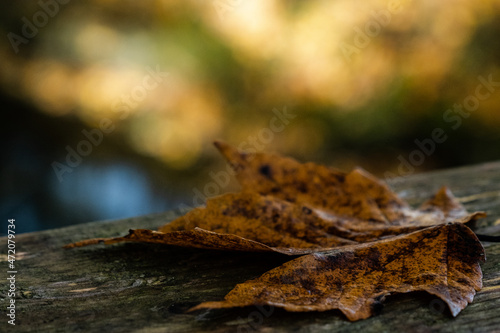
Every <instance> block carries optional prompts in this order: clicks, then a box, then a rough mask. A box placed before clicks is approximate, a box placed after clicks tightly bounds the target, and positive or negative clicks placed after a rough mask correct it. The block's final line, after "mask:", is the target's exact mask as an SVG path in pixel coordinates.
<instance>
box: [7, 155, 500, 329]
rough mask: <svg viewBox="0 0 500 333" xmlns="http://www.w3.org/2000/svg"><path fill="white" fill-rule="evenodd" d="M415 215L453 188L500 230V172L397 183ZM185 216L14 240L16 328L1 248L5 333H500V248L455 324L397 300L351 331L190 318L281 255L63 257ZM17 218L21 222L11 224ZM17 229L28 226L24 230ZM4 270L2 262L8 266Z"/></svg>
mask: <svg viewBox="0 0 500 333" xmlns="http://www.w3.org/2000/svg"><path fill="white" fill-rule="evenodd" d="M389 184H390V185H391V187H392V188H394V189H395V191H396V192H397V193H398V194H399V195H400V196H401V197H402V198H403V199H405V200H408V201H409V202H410V203H411V204H414V205H417V204H419V203H421V202H423V201H424V200H425V199H427V198H428V197H430V196H431V195H432V194H433V193H435V192H436V191H437V190H438V189H439V188H440V187H441V186H443V185H447V186H449V187H450V189H451V190H452V191H453V193H454V195H455V196H456V197H458V198H460V200H461V201H462V203H463V204H464V205H465V206H466V208H467V209H468V210H469V211H476V210H483V211H486V212H487V213H488V217H487V218H486V219H484V220H481V221H478V223H477V226H476V229H475V231H476V232H477V233H483V234H484V233H488V234H498V233H499V229H500V162H495V163H488V164H482V165H478V166H471V167H464V168H458V169H453V170H445V171H440V172H433V173H425V174H419V175H412V176H408V177H404V178H398V179H393V180H392V181H389ZM177 215H178V214H177V213H175V212H168V213H165V214H156V215H150V216H143V217H137V218H132V219H126V220H120V221H110V222H93V223H87V224H82V225H76V226H71V227H67V228H62V229H55V230H47V231H42V232H35V233H27V234H21V235H16V239H15V240H16V252H17V255H16V269H17V272H18V273H17V275H16V287H17V291H16V326H15V327H13V326H11V325H9V324H7V320H8V319H9V318H8V317H7V316H6V306H7V301H8V300H9V298H8V297H7V292H8V285H7V283H6V282H5V281H7V280H6V279H5V278H6V277H7V276H6V275H7V273H6V271H7V270H8V266H7V264H8V263H7V261H6V256H5V255H6V253H7V240H6V238H5V237H3V238H0V253H1V254H2V255H1V256H0V272H2V273H0V275H1V276H4V277H2V279H1V280H3V281H4V282H2V283H1V285H0V304H2V305H1V308H0V318H1V322H0V328H1V329H0V330H1V331H7V330H8V329H9V330H13V331H14V330H15V331H16V332H28V331H30V332H79V331H81V332H254V331H256V332H271V331H273V332H274V331H276V332H290V331H294V332H350V331H352V332H359V331H361V332H398V331H399V332H408V331H414V332H432V331H439V332H471V331H474V332H492V331H495V330H499V329H500V316H498V308H500V244H491V243H484V245H485V249H486V257H487V261H486V263H485V264H482V269H483V274H484V279H483V284H484V287H483V289H482V290H481V291H480V292H478V294H477V295H476V297H475V299H474V302H473V303H472V304H470V305H469V306H468V307H467V308H466V309H465V310H463V311H462V312H461V313H460V314H459V315H458V316H457V317H456V318H453V317H452V316H451V314H450V313H449V310H448V308H447V307H446V305H445V304H444V303H443V302H442V301H441V300H439V299H437V298H436V297H433V296H431V295H428V294H425V293H411V294H400V295H393V296H390V297H389V298H388V299H387V300H386V301H385V302H384V307H383V308H382V309H380V313H379V314H378V315H376V316H374V317H372V318H368V319H366V320H361V321H357V322H349V321H348V320H347V319H346V318H345V317H344V316H343V315H342V314H341V313H340V311H326V312H309V313H289V312H286V311H284V310H282V309H272V308H269V307H267V306H266V307H246V308H239V309H220V310H211V311H199V312H193V313H187V312H186V310H188V309H189V308H191V307H193V306H195V305H197V304H199V303H201V302H204V301H218V300H222V299H223V297H224V295H226V294H227V292H229V291H230V290H231V289H232V288H233V287H234V286H235V285H236V284H237V283H241V282H244V281H246V280H248V279H251V278H255V277H257V276H259V275H261V274H262V273H264V272H265V271H267V270H269V269H272V268H274V267H276V266H277V265H279V264H281V263H284V262H285V261H288V260H290V258H289V257H288V256H283V255H280V254H267V253H266V254H259V253H239V252H236V253H235V252H223V251H210V250H197V249H184V248H177V247H172V246H165V245H159V244H140V243H124V244H115V245H109V246H104V245H96V246H91V247H85V248H76V249H70V250H65V249H63V248H62V246H63V245H64V244H67V243H70V242H74V241H78V240H81V239H86V238H92V237H112V236H119V235H123V234H126V233H127V231H128V229H129V228H153V229H156V228H158V227H159V226H161V225H163V224H164V223H166V222H167V221H169V220H172V219H174V218H175V217H176V216H177ZM12 218H15V216H13V217H12ZM16 223H22V221H19V220H17V221H16ZM1 260H3V261H1Z"/></svg>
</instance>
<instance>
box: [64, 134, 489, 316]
mask: <svg viewBox="0 0 500 333" xmlns="http://www.w3.org/2000/svg"><path fill="white" fill-rule="evenodd" d="M215 145H216V147H217V148H218V149H219V151H220V152H221V153H222V154H223V155H224V157H225V158H226V159H227V160H228V162H229V163H230V164H231V166H232V168H233V170H234V171H235V174H236V178H237V179H238V181H239V182H240V184H241V186H242V190H241V192H239V193H229V194H225V195H221V196H219V197H216V198H213V199H209V200H208V201H207V203H206V206H205V207H200V208H195V209H193V210H192V211H190V212H188V213H187V214H186V215H184V216H182V217H179V218H178V219H176V220H174V221H172V222H170V223H167V224H166V225H164V226H162V227H160V228H159V230H158V231H152V230H146V229H136V230H130V232H129V234H128V235H126V236H123V237H115V238H98V239H90V240H84V241H81V242H77V243H73V244H69V245H67V246H66V247H77V246H85V245H90V244H95V243H99V242H104V243H106V244H111V243H117V242H124V241H137V242H152V243H162V244H169V245H178V246H186V247H196V248H206V249H221V250H236V251H258V252H269V251H272V252H278V253H282V254H285V255H290V256H298V257H297V258H295V259H292V260H290V261H288V262H286V263H285V264H283V265H281V266H279V267H276V268H274V269H272V270H270V271H268V272H266V273H265V274H263V275H262V276H260V277H258V278H256V279H253V280H250V281H247V282H244V283H242V284H239V285H237V286H236V287H235V288H234V289H233V290H232V291H231V292H229V294H227V295H226V297H225V298H224V300H222V301H215V302H205V303H202V304H199V305H198V306H196V307H195V308H193V309H191V310H197V309H202V308H226V307H242V306H249V305H257V304H259V305H272V306H276V307H282V308H284V309H286V310H288V311H326V310H331V309H339V310H340V311H342V312H343V313H344V314H345V315H346V317H347V318H348V319H349V320H352V321H354V320H359V319H364V318H368V317H370V316H371V315H373V309H374V307H375V305H377V304H379V303H380V302H382V301H383V299H384V298H385V297H386V296H387V295H389V294H393V293H406V292H411V291H426V292H428V293H430V294H433V295H435V296H437V297H439V298H441V299H442V300H443V301H444V302H446V303H447V304H448V307H449V309H450V311H451V313H452V314H453V316H456V315H457V314H458V313H459V312H460V311H461V310H462V309H464V308H465V307H466V306H467V304H468V303H471V302H472V300H473V297H474V295H475V293H476V291H479V290H480V289H481V287H482V273H481V268H480V266H479V262H481V261H484V260H485V254H484V249H483V247H482V245H481V243H480V242H479V240H478V239H477V237H476V235H475V234H474V233H473V232H472V231H471V229H470V228H469V227H468V226H467V224H468V223H470V222H472V221H474V220H476V219H478V218H482V217H484V216H485V214H484V213H482V212H475V213H468V212H467V211H466V210H465V209H464V207H463V206H462V205H461V204H460V203H459V202H458V201H457V200H456V199H455V198H454V197H453V195H452V194H451V192H450V191H449V190H448V189H447V188H442V189H441V190H440V191H439V192H438V193H436V195H435V196H434V197H433V198H431V199H429V200H428V201H427V202H425V203H424V204H423V205H422V206H421V207H419V208H418V209H412V208H411V207H410V206H409V205H408V204H407V203H406V202H404V201H403V200H401V199H400V198H398V196H397V195H396V194H395V193H393V192H392V191H391V190H390V189H389V188H388V187H387V186H386V185H385V184H383V183H382V182H380V181H379V180H377V179H376V178H375V177H373V176H372V175H370V174H369V173H367V172H366V171H364V170H361V169H355V170H354V171H351V172H349V173H344V172H341V171H338V170H335V169H332V168H328V167H325V166H321V165H317V164H313V163H305V164H301V163H299V162H297V161H295V160H293V159H290V158H285V157H281V156H278V155H272V154H265V153H244V152H240V151H238V150H237V149H235V148H233V147H231V146H229V145H227V144H225V143H222V142H216V143H215Z"/></svg>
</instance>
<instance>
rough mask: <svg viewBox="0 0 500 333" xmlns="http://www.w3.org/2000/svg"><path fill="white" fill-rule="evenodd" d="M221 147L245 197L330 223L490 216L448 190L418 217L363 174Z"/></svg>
mask: <svg viewBox="0 0 500 333" xmlns="http://www.w3.org/2000/svg"><path fill="white" fill-rule="evenodd" d="M215 146H216V147H217V148H218V149H219V151H220V152H221V153H222V154H223V155H224V157H225V158H226V159H227V160H228V162H229V163H230V164H231V166H232V167H233V169H234V170H235V172H236V178H237V179H238V181H239V182H240V184H241V185H242V187H243V190H244V191H252V192H258V193H260V194H262V195H272V196H274V197H277V198H280V199H283V200H286V201H289V202H294V203H299V204H305V205H308V206H309V207H311V208H314V209H315V210H316V211H317V212H318V213H319V214H320V215H321V217H323V218H325V219H335V220H337V221H338V220H339V219H343V220H345V221H346V223H348V224H349V225H348V227H353V223H351V222H353V220H354V227H356V225H358V227H360V228H370V227H380V226H387V225H421V226H422V225H426V226H430V225H436V224H438V223H446V222H452V221H454V220H457V219H461V220H462V222H464V223H465V222H469V221H471V220H475V219H477V218H480V217H484V213H481V212H477V213H473V214H468V213H467V211H466V210H465V208H464V207H463V206H462V205H461V204H460V203H459V202H458V201H457V200H456V199H455V198H454V197H453V195H452V194H451V192H450V191H449V190H448V189H446V188H442V189H441V190H440V191H439V192H438V193H437V194H436V196H435V197H434V198H433V199H431V200H429V201H428V202H426V203H424V204H423V205H422V206H421V207H420V209H419V210H418V211H415V210H412V209H411V208H410V207H409V205H408V204H407V203H406V202H404V201H403V200H401V199H400V198H399V197H398V196H397V195H396V194H395V193H394V192H392V191H391V190H390V189H389V187H388V186H387V185H385V184H384V183H382V182H381V181H379V180H378V179H376V178H375V177H374V176H373V175H371V174H369V173H368V172H366V171H364V170H362V169H359V168H358V169H355V170H354V171H351V172H350V173H344V172H341V171H338V170H335V169H332V168H328V167H325V166H322V165H317V164H314V163H305V164H301V163H299V162H297V161H295V160H294V159H291V158H288V157H281V156H279V155H274V154H266V153H245V152H241V151H238V150H237V149H235V148H234V147H231V146H229V145H228V144H226V143H223V142H220V141H216V142H215Z"/></svg>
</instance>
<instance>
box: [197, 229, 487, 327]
mask: <svg viewBox="0 0 500 333" xmlns="http://www.w3.org/2000/svg"><path fill="white" fill-rule="evenodd" d="M484 260H485V255H484V249H483V247H482V245H481V243H480V242H479V240H478V239H477V237H476V236H475V234H474V233H473V232H472V231H471V230H470V229H469V228H468V227H467V226H465V225H463V224H461V223H450V224H446V225H440V226H435V227H430V228H426V229H424V230H421V231H416V232H413V233H411V234H408V235H402V236H398V237H393V238H390V239H386V240H381V241H377V242H373V243H365V244H359V245H351V246H347V247H342V248H339V249H337V250H332V251H329V252H322V253H314V254H309V255H305V256H302V257H299V258H297V259H294V260H291V261H289V262H287V263H285V264H283V265H282V266H280V267H277V268H275V269H273V270H271V271H268V272H267V273H265V274H264V275H262V276H261V277H259V278H257V279H254V280H250V281H247V282H245V283H242V284H239V285H237V286H236V287H235V288H234V289H233V290H232V291H231V292H230V293H229V294H227V295H226V297H225V300H224V301H221V302H206V303H202V304H200V305H198V306H196V307H194V308H193V309H191V311H193V310H198V309H202V308H227V307H242V306H248V305H253V304H256V305H257V304H259V305H264V304H266V305H272V306H277V307H282V308H285V309H286V310H288V311H326V310H331V309H339V310H340V311H342V312H343V313H344V314H345V315H346V316H347V318H348V319H349V320H352V321H354V320H359V319H364V318H368V317H370V316H371V315H372V314H373V308H374V305H376V304H377V303H380V302H381V301H383V300H384V298H385V297H386V296H387V295H389V294H391V293H407V292H411V291H419V290H421V291H426V292H428V293H430V294H433V295H436V296H437V297H439V298H441V299H442V300H443V301H445V302H446V303H447V304H448V306H449V308H450V310H451V313H452V314H453V316H456V315H457V314H458V313H459V312H460V311H461V310H462V309H464V308H465V307H466V306H467V304H468V303H470V302H472V300H473V297H474V295H475V293H476V291H478V290H480V289H481V287H482V273H481V268H480V266H479V261H484Z"/></svg>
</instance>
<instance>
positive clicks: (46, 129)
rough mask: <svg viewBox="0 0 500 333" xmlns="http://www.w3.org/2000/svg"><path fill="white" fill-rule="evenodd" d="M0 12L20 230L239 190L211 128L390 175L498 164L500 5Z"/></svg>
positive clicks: (4, 144)
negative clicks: (228, 170) (482, 163)
mask: <svg viewBox="0 0 500 333" xmlns="http://www.w3.org/2000/svg"><path fill="white" fill-rule="evenodd" d="M0 17H1V21H0V22H1V23H0V32H1V35H2V36H3V37H2V38H1V40H0V103H1V104H0V105H1V109H2V110H1V112H2V118H1V131H0V136H1V138H0V147H1V149H0V156H1V164H0V170H1V176H0V177H1V178H0V186H1V190H0V191H1V192H0V196H1V200H0V212H1V217H2V225H5V223H6V220H7V219H8V218H15V219H16V230H17V232H28V231H35V230H42V229H49V228H55V227H62V226H66V225H70V224H75V223H82V222H88V221H93V220H105V219H117V218H123V217H130V216H136V215H141V214H147V213H154V212H162V211H166V210H170V209H176V208H180V209H184V210H187V209H189V208H190V207H193V206H195V205H199V204H201V203H202V202H203V200H204V199H205V198H206V197H210V196H213V195H217V194H221V193H225V192H228V191H232V190H235V189H236V190H237V185H235V184H234V181H231V182H230V183H229V184H228V181H227V177H226V176H225V175H226V174H227V173H225V171H224V170H226V164H225V162H224V161H223V159H222V158H221V157H220V156H219V155H218V153H217V151H216V150H215V148H214V147H213V145H212V142H213V140H214V139H222V140H224V141H226V142H228V143H231V144H233V145H235V146H239V147H240V148H242V149H245V150H249V151H267V152H279V153H280V154H284V155H290V156H292V157H294V158H296V159H299V160H301V161H314V162H317V163H322V164H327V165H329V166H333V167H336V168H338V169H342V170H345V171H349V170H350V169H351V168H353V167H354V166H361V167H363V168H364V169H366V170H368V171H370V172H372V173H374V174H375V175H377V176H379V177H382V178H394V177H402V176H405V175H409V174H413V173H417V172H422V171H426V170H434V169H441V168H449V167H457V166H460V165H467V164H474V163H480V162H486V161H494V160H499V159H500V151H499V148H500V131H499V128H500V39H499V36H500V1H498V0H483V1H462V0H443V1H439V2H436V1H433V0H421V1H406V0H401V1H398V0H390V1H388V0H387V1H376V0H363V1H353V0H333V1H298V0H296V1H291V0H290V1H285V0H208V1H201V0H189V1H180V0H176V1H173V0H172V1H169V0H157V1H153V0H151V1H131V0H129V1H123V0H122V1H118V0H89V1H85V2H84V3H82V2H77V1H68V0H59V1H56V0H41V1H16V2H14V1H11V2H9V5H5V4H4V6H3V9H2V11H1V13H0ZM138 227H139V226H138ZM5 230H7V228H6V227H2V230H1V231H0V232H1V233H2V234H5V233H6V231H5Z"/></svg>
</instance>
